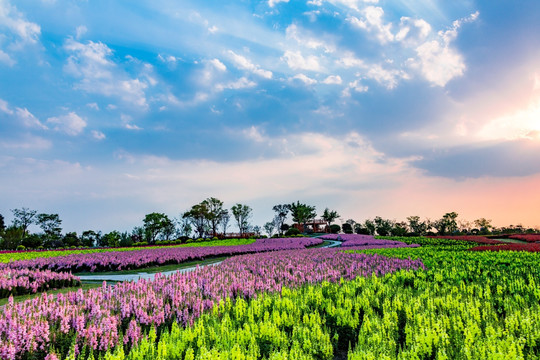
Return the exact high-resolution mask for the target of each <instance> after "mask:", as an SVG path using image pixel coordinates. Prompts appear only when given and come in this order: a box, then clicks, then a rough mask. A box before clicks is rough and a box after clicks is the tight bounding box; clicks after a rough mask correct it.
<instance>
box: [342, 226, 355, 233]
mask: <svg viewBox="0 0 540 360" xmlns="http://www.w3.org/2000/svg"><path fill="white" fill-rule="evenodd" d="M341 228H342V229H343V232H344V233H345V234H352V233H353V227H352V225H351V224H349V223H344V224H343V225H342V226H341Z"/></svg>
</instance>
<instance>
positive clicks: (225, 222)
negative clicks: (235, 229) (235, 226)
mask: <svg viewBox="0 0 540 360" xmlns="http://www.w3.org/2000/svg"><path fill="white" fill-rule="evenodd" d="M230 220H231V215H230V214H229V210H227V209H224V210H223V213H221V229H222V230H223V236H227V228H228V227H229V221H230Z"/></svg>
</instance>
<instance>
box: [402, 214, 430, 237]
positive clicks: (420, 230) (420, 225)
mask: <svg viewBox="0 0 540 360" xmlns="http://www.w3.org/2000/svg"><path fill="white" fill-rule="evenodd" d="M407 221H408V222H409V224H408V226H409V230H410V232H411V235H414V236H424V235H426V233H427V232H428V230H429V228H430V227H431V225H430V223H429V221H427V220H425V221H422V220H420V216H416V215H413V216H409V217H407Z"/></svg>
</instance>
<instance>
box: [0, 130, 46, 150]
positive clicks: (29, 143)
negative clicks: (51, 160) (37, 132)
mask: <svg viewBox="0 0 540 360" xmlns="http://www.w3.org/2000/svg"><path fill="white" fill-rule="evenodd" d="M0 146H1V147H3V148H5V149H19V150H47V149H50V148H52V142H51V141H49V140H47V139H44V138H42V137H39V136H33V135H28V134H27V135H25V136H23V137H22V138H20V139H10V140H7V141H0Z"/></svg>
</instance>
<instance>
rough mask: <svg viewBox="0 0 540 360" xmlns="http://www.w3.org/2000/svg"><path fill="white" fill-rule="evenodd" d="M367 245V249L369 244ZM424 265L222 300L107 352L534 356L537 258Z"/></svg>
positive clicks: (434, 253)
mask: <svg viewBox="0 0 540 360" xmlns="http://www.w3.org/2000/svg"><path fill="white" fill-rule="evenodd" d="M369 252H373V251H369ZM377 252H380V253H383V254H386V255H392V256H398V257H411V258H417V257H420V258H422V259H423V261H424V263H425V264H426V265H427V266H428V269H427V270H426V271H416V272H407V271H399V272H397V273H394V274H391V275H386V276H384V277H382V278H377V277H371V278H361V277H360V278H356V279H355V280H352V281H342V282H341V283H338V284H330V283H322V284H319V285H308V286H305V287H302V288H299V289H295V290H290V289H284V290H283V291H282V292H281V294H265V295H262V296H259V297H257V298H255V299H253V300H251V301H249V302H245V301H243V300H237V302H236V303H233V302H231V301H228V300H227V301H225V302H221V303H220V304H219V306H216V307H214V309H213V313H211V314H205V315H203V316H202V317H201V318H200V319H199V320H198V321H196V322H195V324H194V325H193V326H192V327H188V328H185V329H184V328H181V327H178V326H176V325H175V326H173V328H172V330H171V331H170V332H165V333H163V334H162V336H161V338H160V339H159V341H157V342H156V338H155V334H154V333H153V332H151V333H150V334H149V335H148V336H147V338H146V340H144V341H143V342H142V343H141V344H140V345H139V346H138V347H136V348H134V349H132V351H131V352H130V353H129V354H128V355H124V354H123V351H122V349H121V347H119V348H118V349H117V350H116V352H115V353H114V354H107V356H106V358H109V359H261V358H263V359H333V358H334V357H335V356H342V355H348V358H349V359H354V360H357V359H538V358H539V355H540V305H539V303H540V286H539V284H538V281H539V279H540V277H539V275H540V256H539V255H538V254H535V253H534V254H531V253H472V252H467V251H447V250H442V251H441V250H437V249H428V248H423V249H422V248H417V249H399V248H398V249H385V250H380V251H377Z"/></svg>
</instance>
